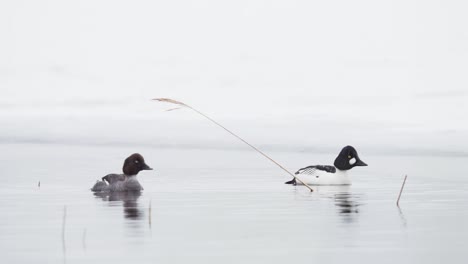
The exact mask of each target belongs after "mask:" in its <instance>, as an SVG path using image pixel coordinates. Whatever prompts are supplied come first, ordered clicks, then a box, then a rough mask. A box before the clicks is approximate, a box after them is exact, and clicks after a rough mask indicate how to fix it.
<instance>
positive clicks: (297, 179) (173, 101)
mask: <svg viewBox="0 0 468 264" xmlns="http://www.w3.org/2000/svg"><path fill="white" fill-rule="evenodd" d="M153 100H155V101H159V102H165V103H170V104H176V105H180V106H183V107H187V108H189V109H191V110H193V111H195V112H196V113H198V114H199V115H201V116H203V117H205V118H206V119H208V120H210V121H211V122H212V123H214V124H215V125H217V126H219V127H221V128H222V129H224V130H225V131H226V132H228V133H229V134H231V135H233V136H234V137H236V138H237V139H239V140H240V141H242V142H244V143H245V144H246V145H248V146H249V147H251V148H252V149H253V150H255V151H257V152H258V153H259V154H260V155H262V156H264V157H265V158H267V159H268V160H270V161H271V162H273V163H274V164H276V165H277V166H278V167H280V168H281V169H282V170H283V171H285V172H286V173H288V174H289V175H291V176H292V177H293V178H294V179H296V181H298V182H300V183H302V184H303V185H304V186H305V187H307V188H308V189H309V190H310V191H311V192H313V191H314V190H313V189H312V188H311V187H310V186H309V185H307V184H306V183H305V182H303V181H302V180H301V179H299V178H298V177H296V175H294V174H292V173H291V172H290V171H288V170H287V169H286V168H285V167H283V166H282V165H281V164H279V163H278V162H276V161H275V160H274V159H272V158H270V157H269V156H268V155H267V154H265V153H263V152H262V151H261V150H259V149H258V148H256V147H255V146H253V145H252V144H250V143H249V142H247V141H245V140H244V139H243V138H241V137H239V136H238V135H236V134H234V132H232V131H231V130H229V129H227V128H226V127H224V126H223V125H221V124H220V123H218V122H217V121H215V120H214V119H212V118H211V117H209V116H207V115H205V114H204V113H202V112H200V111H198V110H197V109H195V108H193V107H191V106H189V105H187V104H184V103H182V102H179V101H176V100H174V99H170V98H155V99H153ZM170 110H175V109H170Z"/></svg>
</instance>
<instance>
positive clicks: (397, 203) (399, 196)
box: [396, 175, 408, 207]
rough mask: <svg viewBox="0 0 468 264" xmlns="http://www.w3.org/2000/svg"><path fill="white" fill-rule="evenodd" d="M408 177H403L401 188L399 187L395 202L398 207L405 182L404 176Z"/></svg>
mask: <svg viewBox="0 0 468 264" xmlns="http://www.w3.org/2000/svg"><path fill="white" fill-rule="evenodd" d="M407 177H408V175H405V179H404V180H403V184H402V185H401V189H400V194H399V195H398V200H397V202H396V205H397V206H398V207H400V198H401V193H402V192H403V188H404V187H405V183H406V178H407Z"/></svg>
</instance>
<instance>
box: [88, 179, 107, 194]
mask: <svg viewBox="0 0 468 264" xmlns="http://www.w3.org/2000/svg"><path fill="white" fill-rule="evenodd" d="M107 186H108V185H107V183H105V182H104V181H96V183H95V184H94V186H93V187H92V188H91V191H93V192H102V191H104V190H106V189H107Z"/></svg>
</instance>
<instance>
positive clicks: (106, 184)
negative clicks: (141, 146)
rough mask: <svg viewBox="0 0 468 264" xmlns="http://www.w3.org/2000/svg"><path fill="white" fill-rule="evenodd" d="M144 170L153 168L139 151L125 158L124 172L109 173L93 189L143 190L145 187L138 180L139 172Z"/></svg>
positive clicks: (109, 190)
mask: <svg viewBox="0 0 468 264" xmlns="http://www.w3.org/2000/svg"><path fill="white" fill-rule="evenodd" d="M142 170H152V168H150V167H149V166H148V165H146V163H145V159H144V158H143V156H141V155H140V154H138V153H135V154H132V155H130V156H129V157H128V158H126V159H125V162H124V165H123V173H124V174H108V175H106V176H104V177H102V181H97V182H96V184H94V186H93V188H91V191H93V192H115V191H141V190H143V187H142V186H141V184H140V183H139V182H138V179H137V174H138V172H140V171H142Z"/></svg>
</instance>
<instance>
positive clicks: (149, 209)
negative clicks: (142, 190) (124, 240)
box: [148, 200, 151, 229]
mask: <svg viewBox="0 0 468 264" xmlns="http://www.w3.org/2000/svg"><path fill="white" fill-rule="evenodd" d="M148 224H149V228H150V229H151V200H150V202H149V208H148Z"/></svg>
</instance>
